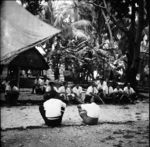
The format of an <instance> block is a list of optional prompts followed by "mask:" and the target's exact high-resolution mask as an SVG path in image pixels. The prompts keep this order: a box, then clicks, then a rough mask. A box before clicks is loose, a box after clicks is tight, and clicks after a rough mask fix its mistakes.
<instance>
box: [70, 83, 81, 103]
mask: <svg viewBox="0 0 150 147" xmlns="http://www.w3.org/2000/svg"><path fill="white" fill-rule="evenodd" d="M72 92H73V94H74V97H75V98H74V100H75V103H78V104H81V103H83V100H82V93H83V90H82V87H81V86H80V85H79V84H76V85H75V86H74V87H73V89H72Z"/></svg>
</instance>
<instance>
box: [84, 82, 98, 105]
mask: <svg viewBox="0 0 150 147" xmlns="http://www.w3.org/2000/svg"><path fill="white" fill-rule="evenodd" d="M93 95H98V90H97V87H96V84H95V82H93V83H92V84H91V86H89V87H88V88H87V91H86V94H85V99H84V102H85V103H86V102H89V100H90V99H91V98H92V96H93Z"/></svg>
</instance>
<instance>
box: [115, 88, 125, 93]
mask: <svg viewBox="0 0 150 147" xmlns="http://www.w3.org/2000/svg"><path fill="white" fill-rule="evenodd" d="M117 92H123V90H122V89H121V88H119V89H117V88H115V89H114V93H117Z"/></svg>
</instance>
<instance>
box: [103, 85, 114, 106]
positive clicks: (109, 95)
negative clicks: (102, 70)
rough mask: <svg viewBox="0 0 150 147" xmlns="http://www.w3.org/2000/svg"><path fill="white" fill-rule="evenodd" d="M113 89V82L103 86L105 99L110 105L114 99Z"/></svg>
mask: <svg viewBox="0 0 150 147" xmlns="http://www.w3.org/2000/svg"><path fill="white" fill-rule="evenodd" d="M113 91H114V90H113V87H112V86H111V82H108V85H107V83H105V85H104V86H103V99H104V101H105V102H106V103H110V102H111V100H112V99H113Z"/></svg>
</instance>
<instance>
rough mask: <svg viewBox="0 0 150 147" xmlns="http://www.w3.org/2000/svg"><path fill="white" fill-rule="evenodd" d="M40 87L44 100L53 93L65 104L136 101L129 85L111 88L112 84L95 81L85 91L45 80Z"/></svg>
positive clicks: (65, 83) (74, 86)
mask: <svg viewBox="0 0 150 147" xmlns="http://www.w3.org/2000/svg"><path fill="white" fill-rule="evenodd" d="M43 83H44V82H43ZM40 86H41V85H40ZM40 86H39V87H40ZM41 87H42V88H41V89H40V88H39V89H40V90H41V92H42V94H44V99H45V100H46V99H49V97H53V95H55V93H59V94H60V96H61V97H63V98H64V99H65V100H66V102H67V103H72V104H81V103H86V102H87V101H89V99H91V97H97V98H98V99H99V103H103V104H104V103H113V104H117V103H120V104H122V103H134V101H135V100H136V92H135V91H134V89H133V88H132V87H131V85H130V83H127V85H125V86H124V87H123V88H122V87H121V86H120V85H119V84H117V86H115V87H113V86H112V82H106V81H104V80H103V81H100V80H95V81H93V82H92V83H91V84H90V86H89V87H88V88H87V89H83V88H82V86H81V85H79V84H75V85H73V86H71V85H69V84H68V83H67V82H63V84H62V85H61V86H57V85H56V84H55V83H54V82H50V81H49V80H45V83H44V84H43V85H42V86H41ZM40 90H38V91H40ZM82 93H84V94H82ZM83 95H84V96H83Z"/></svg>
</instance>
